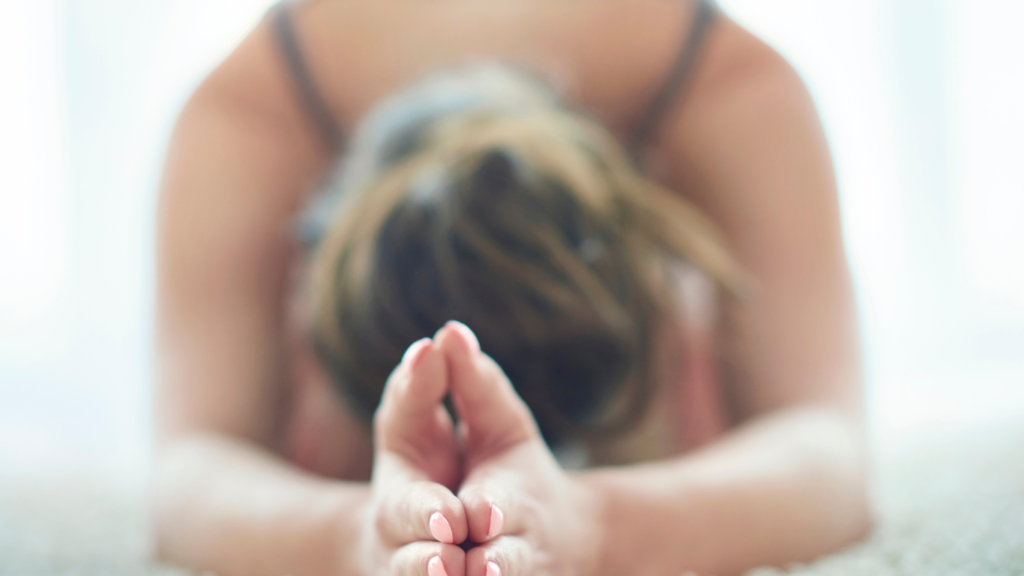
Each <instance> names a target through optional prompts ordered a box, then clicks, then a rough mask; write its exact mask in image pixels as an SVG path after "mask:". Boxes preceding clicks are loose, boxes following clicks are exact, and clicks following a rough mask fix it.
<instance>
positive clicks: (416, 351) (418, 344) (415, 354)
mask: <svg viewBox="0 0 1024 576" xmlns="http://www.w3.org/2000/svg"><path fill="white" fill-rule="evenodd" d="M431 342H432V341H431V340H430V338H421V339H419V340H417V341H415V342H413V343H412V346H409V349H408V350H406V351H405V355H403V356H402V363H403V364H407V365H408V366H409V369H410V370H413V369H415V368H416V365H417V364H419V362H420V360H421V359H422V358H423V355H424V354H425V353H426V352H427V348H430V344H431Z"/></svg>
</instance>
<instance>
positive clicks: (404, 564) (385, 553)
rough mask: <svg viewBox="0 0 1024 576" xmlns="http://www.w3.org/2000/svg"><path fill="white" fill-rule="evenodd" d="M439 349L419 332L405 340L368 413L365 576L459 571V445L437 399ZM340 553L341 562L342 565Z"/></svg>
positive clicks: (444, 383)
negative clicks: (370, 447)
mask: <svg viewBox="0 0 1024 576" xmlns="http://www.w3.org/2000/svg"><path fill="white" fill-rule="evenodd" d="M447 391H448V369H447V363H446V360H445V357H444V354H443V353H442V352H441V351H440V350H438V349H437V348H436V347H435V345H434V343H433V341H431V340H430V339H429V338H424V339H423V340H420V341H418V342H416V343H415V344H413V345H412V346H410V347H409V350H408V351H407V352H406V353H405V356H404V357H403V358H402V362H401V364H399V365H398V367H397V368H395V370H394V372H392V373H391V376H390V377H389V378H388V382H387V384H386V386H385V388H384V394H383V397H382V399H381V404H380V407H379V408H378V409H377V413H376V414H375V415H374V422H373V432H374V451H375V453H374V465H373V476H372V478H371V481H370V488H371V490H370V491H371V496H370V502H369V503H368V505H367V507H366V508H365V509H364V511H363V512H364V513H363V529H362V530H361V531H360V534H361V536H360V538H361V539H362V541H361V542H360V546H359V550H360V553H359V554H358V557H359V558H358V560H357V564H358V566H357V567H356V570H357V572H359V573H360V574H361V575H366V576H370V575H373V576H377V575H388V576H391V575H395V576H399V575H400V576H464V573H465V565H466V560H465V553H464V552H463V550H462V549H461V548H460V547H459V546H458V543H461V542H463V541H464V540H465V539H466V536H467V534H468V530H469V528H468V524H467V521H466V514H465V510H464V508H463V505H462V503H461V502H460V501H459V499H458V498H457V497H456V496H455V495H454V494H453V493H452V488H454V487H457V486H458V484H459V482H460V481H461V469H462V466H461V462H460V455H459V450H458V447H457V445H456V441H455V435H454V433H453V426H452V420H451V418H450V416H449V415H448V412H447V411H446V410H445V408H444V406H443V404H442V399H443V398H444V395H445V393H446V392H447ZM345 563H346V562H344V559H343V564H345Z"/></svg>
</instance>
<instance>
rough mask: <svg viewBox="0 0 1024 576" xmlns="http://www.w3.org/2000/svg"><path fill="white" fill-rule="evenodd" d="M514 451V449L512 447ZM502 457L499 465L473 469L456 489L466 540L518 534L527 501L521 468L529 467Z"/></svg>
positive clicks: (526, 509) (487, 539) (477, 540)
mask: <svg viewBox="0 0 1024 576" xmlns="http://www.w3.org/2000/svg"><path fill="white" fill-rule="evenodd" d="M513 450H518V448H513ZM512 458H513V459H512V460H505V459H503V465H502V466H501V467H497V466H496V467H493V468H490V469H477V470H476V471H474V472H473V473H472V474H471V475H470V476H469V477H468V478H467V479H466V482H465V483H463V485H462V488H460V489H459V500H460V501H461V502H462V507H463V509H464V510H465V515H466V523H467V526H468V528H469V539H470V540H471V541H473V542H477V543H480V542H487V541H489V540H493V539H495V538H497V537H499V536H502V535H508V534H520V533H522V531H523V527H524V525H525V524H526V520H525V518H524V517H525V516H526V515H527V514H528V513H529V502H530V501H529V500H528V498H527V497H526V496H525V494H528V493H529V492H528V491H527V489H526V485H525V479H524V477H523V472H522V470H528V469H529V468H530V464H529V463H525V462H524V464H523V465H522V466H519V465H516V464H515V457H514V455H512Z"/></svg>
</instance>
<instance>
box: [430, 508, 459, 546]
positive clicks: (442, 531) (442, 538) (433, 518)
mask: <svg viewBox="0 0 1024 576" xmlns="http://www.w3.org/2000/svg"><path fill="white" fill-rule="evenodd" d="M430 534H431V536H433V537H434V539H435V540H437V541H438V542H441V543H444V544H452V543H454V542H455V537H454V536H452V527H451V525H450V524H448V520H446V519H445V517H444V515H443V514H441V513H440V512H434V513H433V514H431V515H430Z"/></svg>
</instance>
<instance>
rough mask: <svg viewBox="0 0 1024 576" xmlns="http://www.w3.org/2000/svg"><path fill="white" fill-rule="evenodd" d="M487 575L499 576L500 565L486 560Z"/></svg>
mask: <svg viewBox="0 0 1024 576" xmlns="http://www.w3.org/2000/svg"><path fill="white" fill-rule="evenodd" d="M431 576H433V575H431ZM487 576H501V567H500V566H498V563H497V562H495V561H494V560H491V561H489V562H487Z"/></svg>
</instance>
